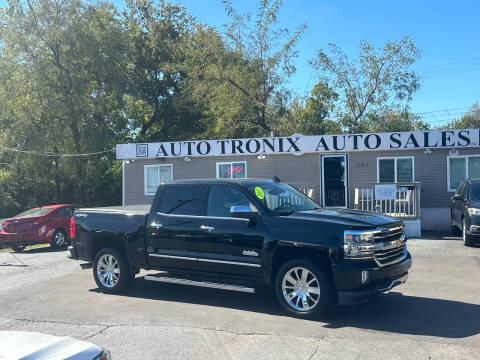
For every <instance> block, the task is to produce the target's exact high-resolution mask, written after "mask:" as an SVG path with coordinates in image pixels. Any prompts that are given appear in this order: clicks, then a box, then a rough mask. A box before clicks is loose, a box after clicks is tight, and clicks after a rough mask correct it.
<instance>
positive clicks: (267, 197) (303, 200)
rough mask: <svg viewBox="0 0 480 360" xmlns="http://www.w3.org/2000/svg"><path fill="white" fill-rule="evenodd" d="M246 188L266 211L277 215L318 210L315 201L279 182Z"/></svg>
mask: <svg viewBox="0 0 480 360" xmlns="http://www.w3.org/2000/svg"><path fill="white" fill-rule="evenodd" d="M247 188H248V190H249V191H251V192H252V193H253V194H254V196H255V197H257V198H258V199H259V200H260V201H261V202H262V203H263V204H264V205H265V206H266V207H267V208H268V209H270V210H271V211H273V212H274V213H276V214H277V215H285V214H290V213H292V212H294V211H305V210H314V209H319V208H320V205H318V204H317V203H316V202H315V201H313V200H312V199H310V198H309V197H308V196H306V195H305V194H303V193H302V192H300V191H298V190H297V189H295V188H294V187H292V186H290V185H288V184H285V183H281V182H271V183H267V182H261V183H260V182H259V183H252V184H248V185H247Z"/></svg>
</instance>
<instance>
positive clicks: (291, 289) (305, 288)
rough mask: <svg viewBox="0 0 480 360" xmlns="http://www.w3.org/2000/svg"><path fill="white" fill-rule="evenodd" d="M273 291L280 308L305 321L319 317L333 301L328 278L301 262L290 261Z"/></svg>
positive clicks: (306, 263) (321, 272)
mask: <svg viewBox="0 0 480 360" xmlns="http://www.w3.org/2000/svg"><path fill="white" fill-rule="evenodd" d="M275 292H276V294H277V298H278V301H279V302H280V305H281V306H282V307H283V308H284V309H285V310H286V311H287V312H288V313H289V314H290V315H293V316H295V317H299V318H305V319H312V318H316V317H318V316H320V315H321V314H322V313H324V311H325V310H326V309H327V307H328V306H329V305H330V304H331V303H332V299H333V286H332V282H331V280H330V277H328V276H327V274H325V271H322V270H320V268H319V267H317V266H316V265H315V264H313V263H311V262H310V261H308V260H303V259H298V260H293V261H289V262H287V263H286V264H284V265H283V266H282V267H281V268H280V270H279V271H278V274H277V277H276V281H275Z"/></svg>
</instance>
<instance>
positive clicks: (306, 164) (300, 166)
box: [125, 154, 320, 205]
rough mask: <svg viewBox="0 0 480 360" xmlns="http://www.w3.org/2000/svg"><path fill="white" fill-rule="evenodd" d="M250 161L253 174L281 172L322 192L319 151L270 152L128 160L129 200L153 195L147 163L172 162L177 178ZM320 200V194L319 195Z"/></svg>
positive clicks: (249, 170)
mask: <svg viewBox="0 0 480 360" xmlns="http://www.w3.org/2000/svg"><path fill="white" fill-rule="evenodd" d="M228 161H246V162H247V176H248V177H249V178H267V179H271V178H273V177H274V176H278V177H279V178H280V179H281V180H282V181H285V182H288V183H291V184H293V185H296V186H302V185H305V186H310V187H312V188H313V189H314V194H315V197H316V198H317V197H318V196H319V194H320V162H319V155H318V154H304V155H301V156H295V155H268V156H267V158H266V159H263V160H260V159H258V158H257V156H218V157H208V158H192V160H191V161H190V162H185V161H184V160H183V159H165V160H135V161H134V162H131V163H130V164H125V204H126V205H130V204H149V203H151V202H152V201H153V198H154V197H153V196H148V195H144V166H145V165H152V164H171V165H172V174H173V179H174V180H178V179H209V178H210V179H212V178H213V179H214V178H216V176H217V168H216V163H217V162H228ZM317 200H318V198H317Z"/></svg>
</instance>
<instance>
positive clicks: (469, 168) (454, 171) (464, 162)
mask: <svg viewBox="0 0 480 360" xmlns="http://www.w3.org/2000/svg"><path fill="white" fill-rule="evenodd" d="M466 178H471V179H478V178H480V156H455V157H449V158H448V191H455V189H456V188H457V187H458V184H460V181H462V180H463V179H466Z"/></svg>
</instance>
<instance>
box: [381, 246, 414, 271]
mask: <svg viewBox="0 0 480 360" xmlns="http://www.w3.org/2000/svg"><path fill="white" fill-rule="evenodd" d="M406 257H407V246H406V245H402V246H400V247H396V248H393V249H388V250H377V251H375V254H374V255H373V258H374V260H375V262H376V263H377V265H378V266H382V267H383V266H388V265H393V264H396V263H398V262H400V261H402V260H403V259H405V258H406Z"/></svg>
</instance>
